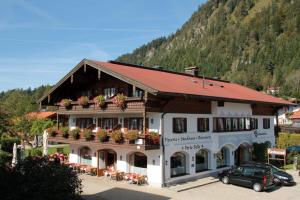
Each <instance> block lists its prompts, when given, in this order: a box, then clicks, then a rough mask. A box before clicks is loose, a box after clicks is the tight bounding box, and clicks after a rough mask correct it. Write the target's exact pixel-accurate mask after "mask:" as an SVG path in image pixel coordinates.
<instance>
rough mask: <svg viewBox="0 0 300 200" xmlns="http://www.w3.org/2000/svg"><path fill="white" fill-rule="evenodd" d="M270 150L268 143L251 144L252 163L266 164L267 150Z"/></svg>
mask: <svg viewBox="0 0 300 200" xmlns="http://www.w3.org/2000/svg"><path fill="white" fill-rule="evenodd" d="M268 148H270V144H269V142H265V143H253V152H252V155H253V158H252V159H253V161H256V162H267V160H268V154H267V149H268Z"/></svg>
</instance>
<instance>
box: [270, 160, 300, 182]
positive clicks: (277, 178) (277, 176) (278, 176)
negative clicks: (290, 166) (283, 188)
mask: <svg viewBox="0 0 300 200" xmlns="http://www.w3.org/2000/svg"><path fill="white" fill-rule="evenodd" d="M265 165H266V166H269V167H271V170H272V173H273V177H274V178H273V181H274V183H275V184H276V185H287V186H291V185H295V184H296V182H295V181H294V179H293V176H292V175H290V174H289V173H287V172H285V171H284V170H281V169H279V168H277V167H275V166H274V165H270V164H265Z"/></svg>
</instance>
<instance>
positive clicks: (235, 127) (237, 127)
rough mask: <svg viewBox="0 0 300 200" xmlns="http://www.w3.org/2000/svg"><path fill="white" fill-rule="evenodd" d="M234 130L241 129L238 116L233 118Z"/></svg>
mask: <svg viewBox="0 0 300 200" xmlns="http://www.w3.org/2000/svg"><path fill="white" fill-rule="evenodd" d="M232 130H233V131H238V130H239V119H238V118H232Z"/></svg>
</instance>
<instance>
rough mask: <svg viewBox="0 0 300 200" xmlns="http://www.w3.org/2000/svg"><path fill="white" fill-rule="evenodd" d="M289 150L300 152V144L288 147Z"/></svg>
mask: <svg viewBox="0 0 300 200" xmlns="http://www.w3.org/2000/svg"><path fill="white" fill-rule="evenodd" d="M286 151H287V152H293V151H295V152H298V153H299V154H300V146H299V145H293V146H289V147H287V148H286Z"/></svg>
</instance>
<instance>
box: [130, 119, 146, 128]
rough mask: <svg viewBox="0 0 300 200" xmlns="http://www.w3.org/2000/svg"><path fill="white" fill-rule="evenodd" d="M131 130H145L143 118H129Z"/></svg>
mask: <svg viewBox="0 0 300 200" xmlns="http://www.w3.org/2000/svg"><path fill="white" fill-rule="evenodd" d="M129 130H139V131H142V130H143V118H129Z"/></svg>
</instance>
